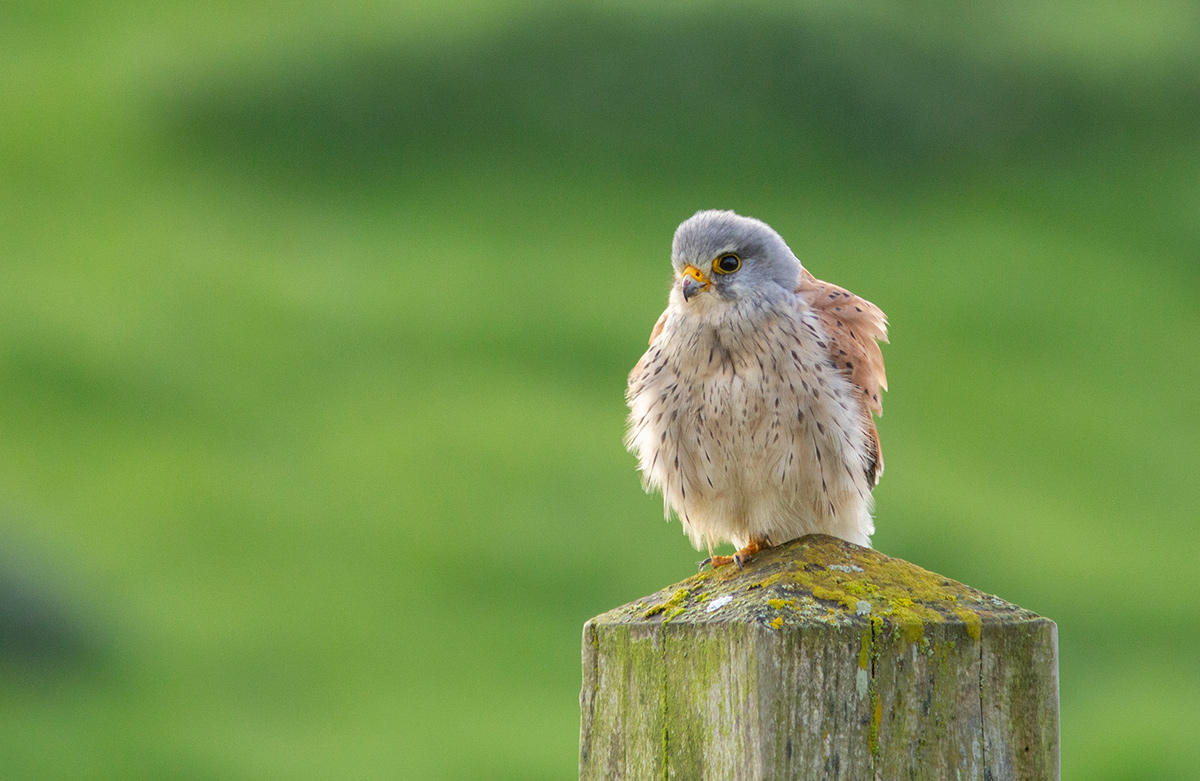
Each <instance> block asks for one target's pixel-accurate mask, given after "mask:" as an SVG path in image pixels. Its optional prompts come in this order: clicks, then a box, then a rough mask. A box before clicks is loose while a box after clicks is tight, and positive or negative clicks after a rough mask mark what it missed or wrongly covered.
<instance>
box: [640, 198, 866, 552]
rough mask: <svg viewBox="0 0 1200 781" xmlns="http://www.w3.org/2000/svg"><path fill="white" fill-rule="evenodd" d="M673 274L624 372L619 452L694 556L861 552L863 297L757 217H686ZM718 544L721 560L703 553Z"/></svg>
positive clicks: (863, 515)
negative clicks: (830, 547)
mask: <svg viewBox="0 0 1200 781" xmlns="http://www.w3.org/2000/svg"><path fill="white" fill-rule="evenodd" d="M671 264H672V265H673V266H674V268H675V279H674V283H673V284H672V286H671V292H670V296H669V299H668V304H667V309H666V311H665V312H663V314H662V316H661V317H660V318H659V319H658V322H657V323H656V324H655V326H654V329H653V330H652V331H651V333H650V349H648V350H647V351H646V354H645V355H643V356H642V358H641V360H639V361H638V362H637V365H636V366H634V367H633V371H632V372H631V373H630V375H629V387H628V390H627V392H626V400H627V401H628V403H629V410H630V413H629V430H628V433H627V434H626V437H625V444H626V447H628V448H629V449H630V451H632V452H633V453H634V454H635V455H636V456H637V458H638V463H639V468H640V469H641V472H642V477H643V484H644V486H645V488H646V490H647V491H652V490H657V491H660V492H661V493H662V495H663V504H664V511H665V513H666V515H667V517H668V518H670V515H671V512H672V511H673V512H674V514H675V515H676V517H678V518H679V520H680V521H681V522H682V524H683V528H684V530H685V531H686V532H687V534H688V536H689V537H690V538H691V541H692V544H693V545H694V546H695V547H696V549H697V550H699V549H701V547H702V546H703V545H707V547H708V552H709V558H708V559H707V560H705V562H702V563H701V566H703V565H704V564H706V563H708V564H711V565H712V566H714V567H716V566H721V565H725V564H729V563H736V564H737V565H738V566H739V567H740V566H741V565H742V563H743V562H744V561H746V560H747V559H749V558H750V557H751V556H753V555H754V554H755V553H756V552H758V551H759V550H761V549H763V548H765V547H768V546H769V545H770V544H771V543H772V542H776V543H782V542H785V541H787V540H791V539H794V538H796V537H799V536H802V535H804V534H812V533H822V534H831V535H834V536H836V537H841V538H842V539H845V540H849V541H850V542H853V543H857V544H859V545H864V546H869V545H870V544H871V540H870V537H871V534H872V533H874V531H875V525H874V522H873V521H872V519H871V510H872V497H871V491H872V489H873V488H874V487H875V485H876V484H877V483H878V482H879V476H880V475H881V474H882V473H883V454H882V452H881V451H880V447H879V433H878V431H877V430H876V428H875V421H874V419H873V418H872V413H874V414H875V415H881V414H882V412H883V410H882V406H881V404H880V400H879V394H880V391H881V390H885V389H886V388H887V379H886V377H885V376H884V369H883V355H882V353H881V352H880V349H879V344H878V343H877V340H878V341H884V342H886V341H887V318H886V317H884V314H883V312H882V311H880V309H879V308H878V307H876V306H875V305H874V304H872V303H870V302H868V301H865V300H864V299H862V298H859V297H858V296H856V295H854V294H852V293H850V292H848V291H846V290H843V289H842V288H840V287H837V286H836V285H831V284H829V283H828V282H822V281H821V280H819V279H816V278H815V277H813V275H812V274H810V273H809V272H808V271H807V270H806V269H804V268H803V267H802V266H801V264H800V261H799V260H798V259H797V258H796V256H795V254H793V253H792V251H791V249H789V248H788V245H787V244H786V243H784V241H783V239H782V238H781V237H780V236H779V234H778V233H776V232H775V231H774V230H773V229H772V228H771V227H770V226H769V225H767V224H766V223H764V222H761V221H759V220H756V219H753V218H750V217H742V216H740V215H737V214H734V213H733V212H731V211H701V212H697V213H696V214H695V215H694V216H693V217H691V218H690V219H688V220H686V221H684V222H683V224H681V225H680V226H679V228H678V229H677V230H676V231H675V240H674V242H673V245H672V249H671ZM724 541H728V542H731V543H733V545H734V546H735V547H736V548H739V550H738V552H737V553H736V554H735V555H734V556H713V555H712V548H713V545H714V544H717V543H720V542H724Z"/></svg>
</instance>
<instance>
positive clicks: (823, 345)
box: [817, 341, 829, 350]
mask: <svg viewBox="0 0 1200 781" xmlns="http://www.w3.org/2000/svg"><path fill="white" fill-rule="evenodd" d="M817 347H820V348H821V349H822V350H828V349H829V345H827V344H825V343H824V342H821V341H818V342H817Z"/></svg>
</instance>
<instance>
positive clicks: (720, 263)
mask: <svg viewBox="0 0 1200 781" xmlns="http://www.w3.org/2000/svg"><path fill="white" fill-rule="evenodd" d="M741 267H742V259H741V258H739V257H738V256H737V255H734V254H733V253H729V254H726V255H722V256H721V257H719V258H717V259H716V260H714V261H713V271H715V272H716V273H718V274H732V273H733V272H735V271H737V270H738V269H739V268H741Z"/></svg>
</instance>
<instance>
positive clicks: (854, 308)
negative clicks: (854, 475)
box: [796, 269, 887, 485]
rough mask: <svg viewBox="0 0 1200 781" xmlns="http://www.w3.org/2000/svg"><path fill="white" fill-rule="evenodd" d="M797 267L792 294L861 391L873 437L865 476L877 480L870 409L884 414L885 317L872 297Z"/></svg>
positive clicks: (879, 462) (878, 459)
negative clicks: (811, 316)
mask: <svg viewBox="0 0 1200 781" xmlns="http://www.w3.org/2000/svg"><path fill="white" fill-rule="evenodd" d="M800 273H801V277H800V286H799V287H797V288H796V294H797V295H799V296H801V297H802V298H804V299H805V301H807V302H808V305H809V307H810V308H811V309H812V310H813V311H814V312H816V314H817V318H818V319H819V320H820V322H821V325H822V326H823V327H824V330H825V333H826V334H827V335H828V336H829V341H830V344H829V355H830V358H832V359H833V362H834V364H835V365H836V366H837V367H838V368H839V369H841V370H842V372H843V373H844V374H845V375H846V376H847V377H849V378H850V382H852V383H854V385H855V386H857V387H858V389H859V390H860V391H861V392H862V402H863V407H862V410H863V416H864V417H865V418H866V421H867V434H868V435H869V436H870V437H871V439H872V441H873V442H874V452H873V455H874V461H873V463H872V464H871V466H870V467H869V468H868V470H867V479H868V480H870V481H871V483H872V485H874V484H877V483H878V482H879V476H880V475H882V474H883V451H882V449H881V448H880V445H879V431H878V430H877V429H876V428H875V421H874V420H873V419H872V418H871V413H872V412H874V413H875V414H876V415H882V414H883V404H882V403H881V402H880V399H879V394H880V392H881V391H884V390H887V375H886V374H885V373H884V370H883V352H882V351H881V350H880V349H879V342H886V341H887V317H885V316H884V314H883V311H882V310H880V308H879V307H877V306H875V305H874V304H872V303H871V302H870V301H867V300H866V299H863V298H859V297H858V296H856V295H854V294H853V293H851V292H850V291H848V290H845V289H843V288H840V287H838V286H837V285H831V284H830V283H828V282H823V281H821V280H819V279H817V278H816V277H814V276H813V275H812V274H810V273H809V272H808V269H803V270H802V271H801V272H800Z"/></svg>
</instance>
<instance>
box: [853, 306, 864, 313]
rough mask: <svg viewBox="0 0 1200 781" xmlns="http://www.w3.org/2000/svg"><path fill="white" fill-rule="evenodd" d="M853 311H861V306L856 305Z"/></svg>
mask: <svg viewBox="0 0 1200 781" xmlns="http://www.w3.org/2000/svg"><path fill="white" fill-rule="evenodd" d="M854 311H855V312H861V311H862V307H861V306H856V307H854Z"/></svg>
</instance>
